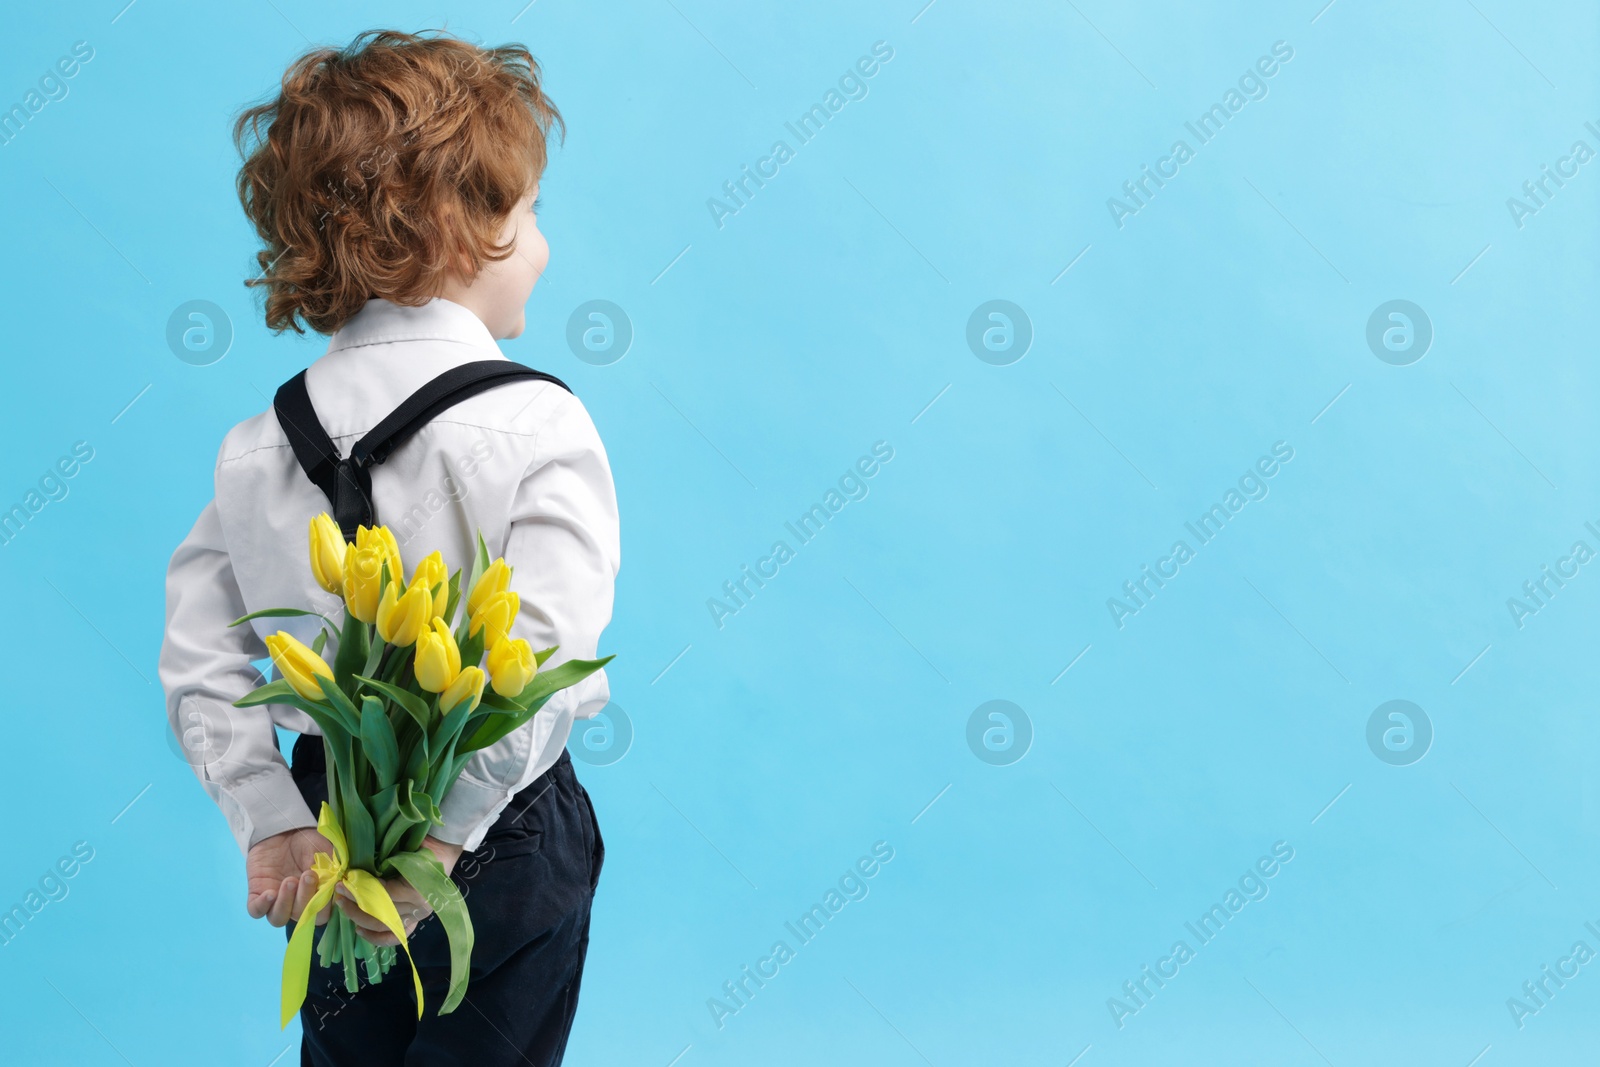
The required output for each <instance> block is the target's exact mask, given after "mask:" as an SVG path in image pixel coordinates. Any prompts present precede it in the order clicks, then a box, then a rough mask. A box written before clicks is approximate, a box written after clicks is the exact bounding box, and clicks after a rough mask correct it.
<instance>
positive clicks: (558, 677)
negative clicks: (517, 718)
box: [516, 655, 617, 707]
mask: <svg viewBox="0 0 1600 1067" xmlns="http://www.w3.org/2000/svg"><path fill="white" fill-rule="evenodd" d="M616 658H617V657H616V656H614V655H612V656H607V657H606V658H605V659H569V660H567V662H565V663H563V664H561V666H559V667H552V668H550V669H549V670H548V671H540V672H539V673H538V674H536V675H534V676H533V681H531V682H529V683H528V686H527V688H526V689H524V690H523V691H522V693H521V694H520V695H518V697H517V698H516V699H517V703H518V704H521V705H522V706H523V707H528V706H530V705H531V704H533V702H534V701H536V700H542V699H544V698H545V697H548V696H551V695H552V694H555V693H558V692H560V691H561V690H563V689H567V688H570V687H571V686H574V685H577V684H578V683H579V682H581V681H583V680H584V679H585V678H587V677H589V675H591V674H593V673H594V672H596V671H598V670H599V669H600V668H602V667H604V666H605V665H606V664H607V663H610V662H611V661H612V660H614V659H616Z"/></svg>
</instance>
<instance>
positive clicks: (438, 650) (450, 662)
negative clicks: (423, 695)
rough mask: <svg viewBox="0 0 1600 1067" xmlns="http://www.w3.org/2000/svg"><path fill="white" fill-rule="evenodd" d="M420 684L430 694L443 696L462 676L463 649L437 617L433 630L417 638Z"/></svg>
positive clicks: (448, 628) (424, 632)
mask: <svg viewBox="0 0 1600 1067" xmlns="http://www.w3.org/2000/svg"><path fill="white" fill-rule="evenodd" d="M413 670H414V671H415V672H416V676H417V684H418V685H420V686H421V687H422V688H423V689H426V690H427V691H428V692H430V693H442V692H444V691H445V690H446V689H448V688H450V683H451V682H454V681H455V680H456V676H457V675H459V674H460V673H461V649H459V648H457V647H456V639H455V635H454V634H452V633H451V632H450V627H449V626H447V625H445V621H444V620H443V619H441V618H439V617H438V616H435V617H434V620H433V627H432V629H429V630H424V631H423V632H422V633H421V634H419V635H418V637H417V657H416V660H415V662H414V664H413Z"/></svg>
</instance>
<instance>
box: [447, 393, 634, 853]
mask: <svg viewBox="0 0 1600 1067" xmlns="http://www.w3.org/2000/svg"><path fill="white" fill-rule="evenodd" d="M533 451H534V455H533V459H532V462H531V463H530V465H529V467H528V469H527V471H526V473H525V474H524V475H523V478H522V482H521V483H520V485H519V486H518V488H517V491H516V493H515V496H514V499H513V502H512V507H511V515H510V526H509V533H508V536H507V541H506V549H505V559H506V562H507V563H508V564H510V565H511V567H512V572H513V573H512V577H511V588H512V589H513V590H515V591H516V593H517V595H518V596H519V597H520V598H521V603H522V610H521V611H520V613H519V614H518V616H517V619H516V621H515V622H514V623H513V624H512V628H511V632H512V636H514V637H521V638H526V639H527V641H528V643H529V644H530V645H532V646H533V648H534V649H535V650H539V649H544V648H549V647H550V646H552V645H558V646H560V647H559V649H558V650H557V652H556V653H555V654H554V655H553V656H551V657H550V659H549V660H548V661H547V662H546V663H545V665H544V668H542V669H549V668H551V667H555V666H558V665H559V664H561V663H564V662H566V661H567V660H569V659H594V658H595V657H596V652H597V649H598V647H599V643H600V633H601V631H602V630H604V629H605V627H606V625H607V624H608V623H609V622H610V621H611V610H612V600H613V595H614V588H615V580H616V575H617V571H618V569H619V568H620V566H621V555H622V553H621V544H620V535H619V530H618V519H617V496H616V488H615V486H614V485H613V483H612V479H611V466H610V463H609V462H608V460H607V458H606V451H605V446H604V445H603V444H602V443H601V441H600V435H599V432H598V431H597V430H596V429H595V426H594V423H593V421H591V419H590V418H589V413H588V411H587V410H585V408H584V406H583V404H582V403H581V402H579V401H578V399H577V398H576V397H571V396H569V397H568V398H567V399H566V400H565V401H564V402H563V403H562V405H561V407H559V408H558V409H557V410H556V411H555V413H554V414H553V415H552V416H551V418H550V420H549V421H548V422H547V423H546V424H545V425H544V426H543V427H541V428H540V430H539V433H538V435H537V436H536V437H535V439H534V449H533ZM610 699H611V689H610V684H609V682H608V681H607V679H606V674H605V671H604V670H600V671H596V672H595V673H594V674H592V675H590V676H589V677H588V678H586V679H584V680H583V681H582V682H580V683H578V684H577V685H575V686H572V687H571V688H568V689H563V690H562V691H560V692H559V693H557V694H555V696H553V697H551V698H550V700H549V702H548V703H546V704H545V706H544V707H543V708H541V709H540V711H539V713H538V714H537V715H535V716H534V717H533V719H532V721H530V722H528V723H526V724H524V725H523V726H522V727H521V728H519V729H517V730H514V731H513V732H512V733H510V734H508V735H507V736H505V737H503V738H501V739H500V740H499V741H498V742H496V743H495V744H493V745H491V746H489V747H488V748H486V749H483V750H481V751H479V752H477V753H474V754H473V757H472V759H471V760H469V761H468V762H467V764H466V766H465V767H464V768H463V769H462V772H461V777H460V778H459V779H457V781H456V783H455V785H454V786H453V787H452V788H451V790H450V792H449V793H447V794H446V795H445V799H444V801H443V802H442V803H441V804H440V805H439V808H440V812H441V813H442V814H443V815H444V823H443V824H442V825H441V826H438V827H435V829H434V831H433V835H434V837H436V838H438V839H439V840H441V841H447V842H450V843H452V844H459V845H462V847H463V848H465V849H468V850H472V849H476V848H477V847H478V845H479V844H480V843H481V842H482V841H483V838H484V835H485V834H487V833H488V832H489V828H490V827H491V826H493V825H494V822H495V820H496V819H497V818H498V817H499V815H500V812H501V811H502V810H503V809H504V808H505V806H506V805H507V804H508V803H509V802H510V801H511V799H512V798H513V797H514V796H516V794H517V792H518V791H520V790H521V789H523V788H524V787H526V786H527V785H529V784H530V783H531V782H533V780H534V779H536V778H538V777H539V775H541V774H543V773H544V772H545V771H546V770H548V769H549V768H550V767H551V766H552V765H553V764H554V763H555V762H556V760H557V759H558V758H559V757H560V755H561V752H562V749H563V748H564V746H565V745H566V742H567V735H568V733H569V732H570V730H571V727H572V722H573V720H574V719H581V718H592V717H593V716H595V715H596V714H598V713H599V712H600V711H601V709H603V708H604V707H605V706H606V704H607V703H608V702H609V701H610Z"/></svg>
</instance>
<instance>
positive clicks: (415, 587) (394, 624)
mask: <svg viewBox="0 0 1600 1067" xmlns="http://www.w3.org/2000/svg"><path fill="white" fill-rule="evenodd" d="M396 588H398V587H397V586H395V585H393V584H390V585H386V586H384V588H383V597H382V599H380V600H379V601H378V618H377V622H378V636H379V637H381V638H383V639H384V640H385V641H387V642H389V643H390V644H391V645H399V646H400V647H401V648H404V647H405V646H406V645H413V644H416V641H417V637H418V635H420V634H421V633H422V631H423V629H424V628H426V627H427V625H428V620H429V619H431V618H432V617H433V597H432V595H431V594H429V592H428V590H427V587H425V586H424V585H422V584H421V583H420V582H414V583H412V585H411V587H410V588H409V589H407V590H406V591H405V592H404V593H403V594H400V595H398V596H397V595H396V594H395V589H396Z"/></svg>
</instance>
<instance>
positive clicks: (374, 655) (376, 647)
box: [361, 641, 389, 674]
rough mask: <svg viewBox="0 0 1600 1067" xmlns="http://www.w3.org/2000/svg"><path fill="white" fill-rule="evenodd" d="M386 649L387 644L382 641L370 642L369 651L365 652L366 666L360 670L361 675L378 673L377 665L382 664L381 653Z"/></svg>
mask: <svg viewBox="0 0 1600 1067" xmlns="http://www.w3.org/2000/svg"><path fill="white" fill-rule="evenodd" d="M388 647H389V646H388V644H386V643H385V642H383V641H374V642H372V647H371V649H369V650H368V651H367V664H366V666H365V667H363V668H362V669H361V673H362V674H376V673H377V671H378V664H379V663H381V662H383V651H384V649H386V648H388Z"/></svg>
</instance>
